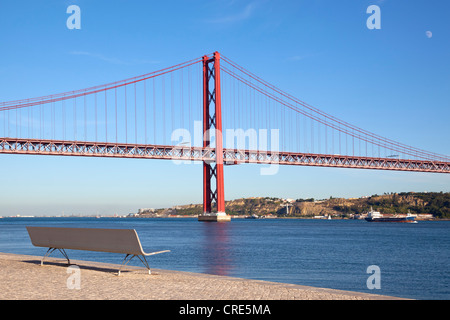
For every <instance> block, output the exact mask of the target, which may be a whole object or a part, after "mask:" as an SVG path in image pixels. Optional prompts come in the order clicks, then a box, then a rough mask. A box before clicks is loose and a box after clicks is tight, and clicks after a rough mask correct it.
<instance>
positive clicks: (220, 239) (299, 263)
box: [0, 218, 450, 299]
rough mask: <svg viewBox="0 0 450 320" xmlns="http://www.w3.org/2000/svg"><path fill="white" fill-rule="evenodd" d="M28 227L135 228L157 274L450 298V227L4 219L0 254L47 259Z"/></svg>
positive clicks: (92, 256)
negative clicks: (370, 284)
mask: <svg viewBox="0 0 450 320" xmlns="http://www.w3.org/2000/svg"><path fill="white" fill-rule="evenodd" d="M25 226H60V227H89V228H130V229H136V231H137V232H138V235H139V237H140V240H141V243H142V246H143V248H144V251H146V252H150V251H158V250H165V249H168V250H171V252H170V253H164V254H160V255H156V256H154V257H150V265H151V266H153V267H154V268H160V269H169V270H180V271H191V272H201V273H210V274H218V275H226V276H233V277H241V278H247V279H259V280H268V281H277V282H286V283H294V284H301V285H308V286H315V287H325V288H334V289H341V290H352V291H359V292H369V293H375V294H383V295H392V296H398V297H406V298H414V299H449V298H450V275H449V273H448V267H449V265H450V221H439V222H434V221H433V222H419V223H417V224H402V223H400V224H397V223H368V222H366V221H358V220H331V221H330V220H298V219H295V220H294V219H292V220H287V219H267V220H245V219H242V220H241V219H235V220H233V221H232V222H230V223H206V222H198V221H197V219H138V218H126V219H119V218H100V219H96V218H3V219H0V252H10V253H19V254H30V255H38V256H41V255H44V254H45V251H46V249H44V248H36V247H33V245H32V244H31V242H30V240H29V237H28V233H27V231H26V229H25ZM67 252H68V254H69V257H70V258H72V259H74V260H92V261H100V262H109V263H119V264H120V263H121V262H122V259H123V256H122V255H118V254H112V253H101V252H87V251H76V250H67ZM57 255H58V254H57V253H55V256H57ZM133 262H134V264H135V265H139V263H140V262H139V260H137V261H132V263H133ZM370 265H377V266H378V267H379V268H380V270H381V289H379V290H378V289H373V290H369V289H368V288H367V285H366V281H367V279H368V277H369V276H370V275H371V274H368V273H367V267H368V266H370Z"/></svg>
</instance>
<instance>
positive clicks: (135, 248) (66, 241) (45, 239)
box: [26, 227, 170, 275]
mask: <svg viewBox="0 0 450 320" xmlns="http://www.w3.org/2000/svg"><path fill="white" fill-rule="evenodd" d="M26 228H27V231H28V235H29V236H30V240H31V243H32V244H33V245H34V246H36V247H45V248H48V250H47V253H46V254H45V255H44V257H43V258H42V260H41V265H42V264H43V263H44V259H45V258H46V257H48V256H49V255H50V254H51V253H52V252H53V251H55V250H58V251H60V252H61V253H62V254H63V255H64V257H65V258H66V259H67V261H68V264H70V260H69V257H68V256H67V253H66V252H65V249H72V250H85V251H97V252H111V253H121V254H125V255H126V256H125V258H124V260H123V262H122V264H121V266H120V268H119V270H118V274H119V275H120V271H121V269H122V267H123V266H125V265H127V264H128V262H130V261H131V260H132V259H133V258H134V257H138V258H139V260H141V261H142V263H143V264H144V265H145V267H146V268H147V269H148V272H149V274H151V270H150V266H149V264H148V262H147V259H146V258H145V257H146V256H150V255H155V254H159V253H164V252H170V250H163V251H157V252H151V253H146V252H144V250H143V249H142V245H141V242H140V240H139V237H138V235H137V233H136V230H134V229H99V228H56V227H26Z"/></svg>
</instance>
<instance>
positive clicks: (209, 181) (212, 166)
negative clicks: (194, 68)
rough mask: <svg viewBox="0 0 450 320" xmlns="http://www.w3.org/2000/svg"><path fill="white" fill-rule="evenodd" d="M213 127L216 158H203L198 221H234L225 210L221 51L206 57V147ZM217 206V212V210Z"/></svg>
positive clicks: (204, 143)
mask: <svg viewBox="0 0 450 320" xmlns="http://www.w3.org/2000/svg"><path fill="white" fill-rule="evenodd" d="M210 82H211V83H212V84H213V86H211V85H210ZM212 106H213V107H212ZM211 130H215V131H214V133H215V156H216V161H215V162H207V161H203V214H201V215H199V216H198V220H199V221H230V220H231V218H230V216H228V215H227V214H226V213H225V195H224V181H223V139H222V110H221V98H220V54H219V53H218V52H214V56H213V57H212V58H209V57H208V56H204V57H203V147H205V148H206V147H210V144H211ZM214 181H215V183H214ZM214 187H215V188H214ZM213 203H215V206H213ZM213 207H215V209H216V212H213Z"/></svg>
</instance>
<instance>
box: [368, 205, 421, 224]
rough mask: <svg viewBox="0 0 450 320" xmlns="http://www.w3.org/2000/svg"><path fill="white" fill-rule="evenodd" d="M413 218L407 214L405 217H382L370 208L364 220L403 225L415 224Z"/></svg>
mask: <svg viewBox="0 0 450 320" xmlns="http://www.w3.org/2000/svg"><path fill="white" fill-rule="evenodd" d="M415 218H416V217H415V216H413V215H411V214H410V213H409V212H408V214H407V215H406V216H391V217H384V216H383V215H382V214H381V213H380V212H378V211H373V209H372V208H370V211H369V213H368V214H367V217H366V218H365V220H366V221H369V222H404V223H417V221H415Z"/></svg>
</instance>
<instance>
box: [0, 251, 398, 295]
mask: <svg viewBox="0 0 450 320" xmlns="http://www.w3.org/2000/svg"><path fill="white" fill-rule="evenodd" d="M40 259H41V257H36V256H26V255H16V254H8V253H0V299H2V300H27V299H33V300H115V299H119V300H391V299H397V298H394V297H387V296H380V295H373V294H366V293H358V292H350V291H340V290H333V289H324V288H315V287H307V286H300V285H293V284H284V283H275V282H267V281H259V280H247V279H239V278H232V277H224V276H215V275H207V274H199V273H190V272H181V271H170V270H160V269H152V274H151V275H149V274H148V273H147V270H146V269H144V268H139V267H127V269H126V270H124V271H122V273H121V275H120V276H118V275H117V269H118V265H113V264H105V263H99V262H92V261H72V263H74V264H76V265H78V266H79V269H77V267H75V269H73V268H68V267H67V265H66V264H65V261H64V260H62V259H55V258H53V259H52V258H50V259H49V260H48V262H47V261H46V262H45V264H44V265H43V266H41V265H40Z"/></svg>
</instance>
